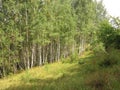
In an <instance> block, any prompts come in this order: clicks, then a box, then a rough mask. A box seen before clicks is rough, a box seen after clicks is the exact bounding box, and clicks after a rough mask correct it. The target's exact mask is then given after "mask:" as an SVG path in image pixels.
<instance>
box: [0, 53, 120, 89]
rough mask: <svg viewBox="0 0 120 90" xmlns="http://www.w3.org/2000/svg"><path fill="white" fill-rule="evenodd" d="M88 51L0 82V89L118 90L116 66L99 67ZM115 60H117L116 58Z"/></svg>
mask: <svg viewBox="0 0 120 90" xmlns="http://www.w3.org/2000/svg"><path fill="white" fill-rule="evenodd" d="M90 53H91V52H86V53H84V54H83V55H82V56H81V57H80V58H78V57H76V56H74V57H73V56H72V58H75V57H76V58H77V59H76V61H72V63H71V60H70V63H69V62H65V61H64V62H57V63H53V64H47V65H44V66H42V67H35V68H32V69H30V70H27V71H23V72H21V73H20V74H16V75H11V76H8V77H6V78H3V79H1V80H0V90H120V85H119V84H120V65H119V64H114V65H113V66H112V67H107V68H106V67H101V65H99V63H96V62H95V61H94V60H101V58H102V56H101V58H100V59H99V58H98V57H93V56H94V55H93V54H90ZM117 59H118V58H117Z"/></svg>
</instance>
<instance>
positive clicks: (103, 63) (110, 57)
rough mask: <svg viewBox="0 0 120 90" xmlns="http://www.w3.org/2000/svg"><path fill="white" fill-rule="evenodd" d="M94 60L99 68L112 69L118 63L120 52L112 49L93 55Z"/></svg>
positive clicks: (119, 61)
mask: <svg viewBox="0 0 120 90" xmlns="http://www.w3.org/2000/svg"><path fill="white" fill-rule="evenodd" d="M94 59H95V60H96V62H97V64H98V65H99V66H100V67H112V66H114V65H117V64H118V63H120V51H119V50H117V49H113V48H111V49H109V51H108V52H103V51H100V52H98V53H96V54H95V58H94Z"/></svg>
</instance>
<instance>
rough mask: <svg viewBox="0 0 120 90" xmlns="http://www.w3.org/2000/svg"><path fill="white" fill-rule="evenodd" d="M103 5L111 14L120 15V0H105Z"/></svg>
mask: <svg viewBox="0 0 120 90" xmlns="http://www.w3.org/2000/svg"><path fill="white" fill-rule="evenodd" d="M98 1H99V0H98ZM103 5H104V6H105V8H106V9H107V12H108V13H109V14H110V15H111V16H114V17H120V0H103Z"/></svg>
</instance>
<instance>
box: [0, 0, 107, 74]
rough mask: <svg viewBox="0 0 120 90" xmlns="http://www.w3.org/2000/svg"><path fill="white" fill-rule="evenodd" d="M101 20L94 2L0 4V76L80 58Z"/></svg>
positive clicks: (10, 0) (14, 0)
mask: <svg viewBox="0 0 120 90" xmlns="http://www.w3.org/2000/svg"><path fill="white" fill-rule="evenodd" d="M104 18H105V9H104V7H103V6H102V3H101V2H99V3H97V2H96V1H93V0H0V76H5V75H7V74H9V73H16V72H17V71H18V70H22V69H29V68H32V67H33V66H41V65H43V64H45V63H52V62H55V61H59V60H60V58H66V57H68V56H69V55H71V54H73V53H75V52H76V53H79V54H81V53H82V52H83V51H84V50H85V49H86V47H87V46H88V45H89V44H91V43H93V42H94V41H95V40H96V32H97V30H98V29H97V27H98V24H99V22H101V21H102V20H103V19H104Z"/></svg>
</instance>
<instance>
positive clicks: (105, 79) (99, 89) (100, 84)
mask: <svg viewBox="0 0 120 90" xmlns="http://www.w3.org/2000/svg"><path fill="white" fill-rule="evenodd" d="M108 83H109V74H108V73H105V72H100V71H98V72H95V73H92V74H91V75H89V77H87V78H86V79H85V85H87V86H89V87H91V88H92V89H94V90H105V88H106V87H107V86H108Z"/></svg>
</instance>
